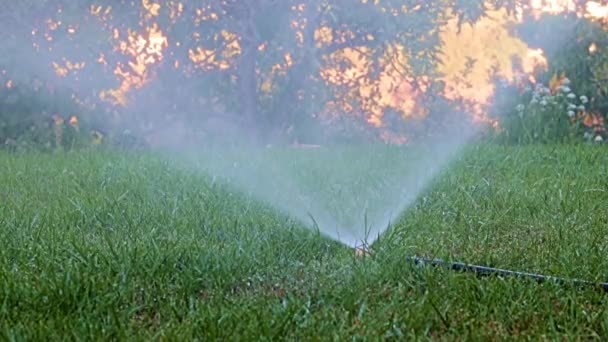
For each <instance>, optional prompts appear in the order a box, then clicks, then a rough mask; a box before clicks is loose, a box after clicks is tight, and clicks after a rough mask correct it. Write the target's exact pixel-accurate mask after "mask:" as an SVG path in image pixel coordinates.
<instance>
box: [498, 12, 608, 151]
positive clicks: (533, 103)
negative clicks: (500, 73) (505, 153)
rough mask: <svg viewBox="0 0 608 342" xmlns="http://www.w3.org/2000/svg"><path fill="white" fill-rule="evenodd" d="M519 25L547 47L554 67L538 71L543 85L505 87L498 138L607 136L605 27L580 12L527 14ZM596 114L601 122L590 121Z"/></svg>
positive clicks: (539, 140)
mask: <svg viewBox="0 0 608 342" xmlns="http://www.w3.org/2000/svg"><path fill="white" fill-rule="evenodd" d="M515 29H516V32H517V34H518V35H519V36H520V37H521V38H522V39H524V41H526V42H527V43H528V44H530V45H531V46H532V47H535V48H541V49H543V51H544V52H545V55H546V57H547V59H548V60H549V61H550V65H549V70H548V71H547V72H545V73H543V74H541V75H537V76H538V77H537V79H538V82H539V83H537V84H536V85H534V86H527V87H526V88H525V89H524V91H523V92H521V91H517V90H516V89H515V88H514V87H503V88H499V90H498V91H497V94H496V103H495V104H494V110H495V111H498V112H500V116H499V117H498V118H499V120H500V121H501V128H502V130H501V132H499V133H498V134H496V135H494V138H496V139H497V141H501V142H504V143H515V144H528V143H566V142H582V141H595V142H601V141H604V140H606V138H607V136H606V128H608V127H606V126H605V123H604V122H605V118H606V116H607V114H608V91H607V90H608V89H607V88H606V86H605V84H606V82H605V75H606V70H608V58H607V56H608V53H607V50H606V48H604V47H605V46H606V45H607V44H608V34H607V33H606V30H605V27H603V26H602V24H600V23H598V22H594V21H592V20H587V19H580V18H577V17H575V15H574V14H572V15H565V16H564V15H548V14H546V15H543V16H541V17H540V18H539V19H538V20H533V19H531V18H526V20H524V21H523V23H522V24H520V25H518V27H516V28H515ZM562 77H563V79H561V78H562ZM591 117H595V118H597V123H596V124H587V125H585V121H586V120H585V119H587V120H588V121H591V120H589V119H590V118H591ZM602 119H604V122H602Z"/></svg>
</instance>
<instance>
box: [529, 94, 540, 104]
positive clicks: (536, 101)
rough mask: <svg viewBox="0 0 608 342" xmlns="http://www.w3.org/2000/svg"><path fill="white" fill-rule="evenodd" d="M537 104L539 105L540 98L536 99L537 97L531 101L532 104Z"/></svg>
mask: <svg viewBox="0 0 608 342" xmlns="http://www.w3.org/2000/svg"><path fill="white" fill-rule="evenodd" d="M536 103H538V98H536V96H535V97H533V98H532V100H530V104H536Z"/></svg>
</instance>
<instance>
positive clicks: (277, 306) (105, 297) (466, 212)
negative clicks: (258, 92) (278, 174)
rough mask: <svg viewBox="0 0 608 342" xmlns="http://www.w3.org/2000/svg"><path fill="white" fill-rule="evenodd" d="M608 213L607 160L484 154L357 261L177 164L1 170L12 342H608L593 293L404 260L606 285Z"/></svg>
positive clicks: (4, 286) (52, 159)
mask: <svg viewBox="0 0 608 342" xmlns="http://www.w3.org/2000/svg"><path fill="white" fill-rule="evenodd" d="M331 151H332V150H331V149H330V150H329V151H328V150H323V151H319V152H315V151H294V150H291V151H288V152H286V154H287V155H294V154H298V153H300V154H305V155H304V157H302V158H307V159H308V160H311V159H312V160H313V161H310V164H315V162H314V158H317V157H318V158H327V154H328V153H331ZM338 152H339V151H336V153H338ZM390 153H395V152H394V151H392V152H390ZM323 154H325V156H323ZM357 154H358V155H357V158H363V159H364V158H367V156H368V155H369V156H370V158H378V154H377V153H367V152H366V150H365V149H360V150H358V151H357ZM339 155H341V156H342V157H341V159H339V161H340V162H341V163H344V164H345V165H347V166H348V167H351V168H353V167H354V166H353V165H355V164H354V163H355V161H354V159H353V160H349V158H347V157H344V156H345V155H349V154H344V153H342V154H339ZM350 155H351V156H353V158H354V156H355V154H352V153H351V154H350ZM357 160H360V159H357ZM389 164H390V163H389ZM192 165H194V164H192ZM391 170H393V171H391V172H394V169H391ZM302 171H306V169H305V168H304V169H302ZM301 174H302V177H305V175H306V172H302V173H301ZM308 182H309V183H307V184H310V186H311V187H314V186H318V187H325V186H326V185H324V184H325V183H326V182H327V179H326V178H320V179H319V180H318V182H319V183H318V184H316V185H315V179H314V178H313V179H309V181H308ZM324 182H325V183H324ZM277 184H278V185H277V186H278V187H280V184H281V183H280V182H279V183H277ZM279 190H280V189H279ZM323 205H331V203H329V202H328V203H323ZM607 208H608V151H607V150H606V149H605V147H600V146H582V145H581V146H531V147H499V146H490V145H478V146H472V147H469V148H467V150H466V151H465V153H464V154H463V155H462V156H461V157H459V158H458V159H457V160H456V161H455V162H454V163H452V164H451V165H450V167H449V168H447V169H445V170H444V171H443V172H441V173H440V174H439V176H438V177H437V178H435V180H434V182H433V183H432V184H431V185H430V186H429V187H428V188H427V189H426V190H425V191H424V192H423V193H422V194H421V195H420V196H419V197H418V198H417V199H416V201H415V202H414V203H413V204H412V205H411V206H410V208H409V209H408V210H407V211H406V212H405V213H404V215H403V216H401V218H400V219H399V220H398V221H396V222H394V225H393V226H392V228H391V229H390V231H388V232H387V233H386V234H385V235H383V236H382V237H381V238H380V239H379V240H378V241H377V242H376V243H375V244H374V245H373V251H374V253H373V255H372V256H370V257H366V258H357V257H355V255H354V252H353V250H352V249H350V248H347V247H344V246H343V245H341V244H340V243H337V242H334V241H332V240H330V239H327V238H325V237H323V236H322V235H320V234H318V233H317V232H316V231H315V230H310V229H307V228H306V227H304V226H303V225H302V224H300V223H299V221H297V220H295V219H294V218H293V217H290V216H288V215H285V214H284V213H282V212H280V211H277V210H274V209H273V208H272V206H269V205H266V204H264V202H260V201H257V200H256V199H255V198H253V197H251V196H248V195H246V194H241V193H239V192H236V191H235V189H234V188H233V187H230V186H226V185H222V184H221V183H220V182H218V181H217V180H215V179H214V178H213V177H210V176H207V175H206V174H204V173H203V172H200V169H198V168H197V167H183V164H182V163H181V162H178V161H174V160H172V159H171V158H164V157H161V156H159V155H154V154H141V153H140V154H137V153H133V152H116V151H87V152H76V153H65V154H54V155H51V154H48V155H47V154H33V153H32V154H23V155H11V154H6V153H4V154H0V242H1V244H2V245H1V248H0V338H2V339H9V340H10V339H15V340H21V339H24V340H32V339H37V340H66V339H85V340H107V339H127V338H128V339H140V340H150V339H153V340H154V339H164V340H192V339H198V340H260V339H277V338H279V337H283V338H287V339H300V340H317V339H323V340H325V339H330V340H334V339H335V340H351V339H358V338H363V339H372V340H376V339H383V338H389V339H391V338H395V339H399V338H402V339H403V338H408V337H409V338H420V339H440V340H442V339H447V340H453V339H462V340H470V339H497V338H509V337H515V338H528V339H533V340H538V339H551V340H553V339H559V338H564V337H565V338H568V339H593V338H595V339H599V340H605V339H606V338H608V311H607V308H608V295H606V294H603V293H602V292H600V291H598V290H596V289H593V288H587V289H576V288H573V287H569V286H558V285H555V284H552V283H545V284H537V283H535V282H530V281H522V280H514V279H500V278H483V279H480V278H476V277H474V276H472V275H470V274H461V273H455V272H451V271H446V270H443V269H429V268H417V267H413V266H412V265H411V264H408V263H407V262H405V260H404V258H405V256H408V255H419V256H427V257H438V258H444V259H448V260H459V261H465V262H470V263H477V264H483V265H490V266H495V267H501V268H512V269H516V270H521V271H531V272H541V273H544V274H550V275H558V276H564V277H575V278H583V279H588V280H592V281H608V257H607V255H608V210H607Z"/></svg>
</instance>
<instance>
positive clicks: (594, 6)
mask: <svg viewBox="0 0 608 342" xmlns="http://www.w3.org/2000/svg"><path fill="white" fill-rule="evenodd" d="M363 1H364V2H367V0H363ZM375 2H376V3H379V1H378V0H375ZM578 3H579V1H577V0H529V3H528V4H527V5H526V6H524V8H519V9H518V11H517V13H516V14H508V13H507V11H506V10H503V9H500V10H495V9H492V7H491V5H490V4H489V3H488V8H490V9H489V10H488V12H487V15H486V16H484V17H482V18H480V19H479V20H478V21H477V22H475V23H473V24H471V25H469V24H465V25H463V26H461V27H458V21H457V19H456V18H455V17H454V16H452V18H453V19H451V20H449V21H448V22H447V23H446V24H445V25H444V26H443V27H441V28H440V40H441V43H442V47H441V52H440V53H441V63H440V64H439V65H438V66H437V67H438V71H439V72H440V74H441V75H442V78H441V81H443V83H444V84H445V88H444V89H445V90H444V92H443V94H441V95H442V96H444V97H445V98H447V99H448V100H455V101H463V102H465V103H468V104H470V107H469V108H467V110H468V111H469V112H470V113H471V119H472V121H474V122H477V123H484V124H488V123H489V124H492V125H493V126H496V125H497V123H496V122H494V121H492V120H490V115H489V113H488V112H487V111H488V107H489V104H490V101H491V99H492V96H493V95H494V92H495V85H494V83H495V80H496V79H501V80H504V81H506V82H508V83H510V84H516V85H519V84H521V83H523V82H531V83H534V82H535V79H534V76H533V75H534V74H535V73H536V72H538V71H540V70H546V69H547V67H548V61H547V59H546V58H545V56H544V52H543V51H542V50H540V49H532V48H530V47H529V46H528V45H527V44H526V43H525V42H523V41H522V40H520V39H519V38H517V37H515V36H513V35H512V33H511V31H510V26H511V25H512V24H516V23H518V22H520V21H521V20H522V15H521V14H522V13H523V11H529V12H530V13H531V14H532V15H533V16H535V17H537V18H538V17H539V16H540V15H541V14H542V13H550V14H560V13H564V12H576V13H577V14H578V15H579V16H586V17H589V18H593V19H597V20H608V4H603V3H602V2H600V1H588V2H587V3H586V5H585V6H584V8H581V7H580V5H579V4H578ZM292 10H293V11H299V12H303V11H304V5H300V6H294V7H293V8H292ZM402 10H403V11H406V10H407V9H402ZM140 11H141V12H140V22H139V26H140V27H141V29H140V30H135V29H119V28H116V27H111V26H110V25H111V20H112V15H113V10H112V6H102V5H91V6H90V7H89V14H90V15H92V16H94V17H96V18H98V19H99V21H100V23H101V24H102V25H104V27H105V28H107V29H109V31H110V32H111V38H112V39H113V42H114V50H113V52H115V53H119V54H121V55H123V56H126V57H127V58H128V61H127V62H126V63H121V62H118V63H116V65H108V64H109V62H108V58H107V55H106V54H104V53H101V54H100V55H99V56H98V57H97V59H96V63H99V64H102V65H104V66H108V67H109V68H111V69H110V70H112V71H113V74H114V75H115V76H116V78H117V80H118V85H117V86H116V87H115V88H113V89H107V90H103V91H101V92H100V94H99V96H100V98H101V99H102V100H104V101H108V102H110V103H112V104H115V105H120V106H125V105H127V104H128V94H129V92H131V91H134V90H136V89H140V88H142V87H144V86H145V85H146V84H148V83H149V82H150V81H151V80H153V79H154V78H155V73H154V68H153V66H155V65H158V64H159V63H161V62H162V61H163V60H164V59H165V58H166V57H168V58H170V59H171V62H170V64H171V65H172V66H173V67H174V68H175V69H179V68H180V67H184V66H185V65H186V64H188V63H187V62H190V63H192V64H191V65H189V66H188V67H189V68H197V69H200V70H204V71H211V70H229V69H230V68H231V67H233V65H234V63H235V61H236V58H237V57H238V56H239V55H240V54H241V45H240V37H239V36H237V34H235V33H233V32H229V31H227V30H222V31H219V32H217V33H216V34H215V35H214V37H213V39H214V40H215V43H220V42H222V43H223V46H222V48H217V49H216V48H211V47H205V46H203V45H204V44H202V42H201V34H200V33H198V32H194V33H192V37H191V38H193V40H194V41H195V42H197V45H198V46H197V47H194V48H192V49H189V50H188V61H183V60H182V61H179V60H178V59H177V57H175V56H173V55H170V56H164V54H165V50H166V49H167V48H168V46H169V41H168V37H167V34H166V33H165V32H164V31H163V30H162V29H161V27H160V26H159V24H158V23H157V22H155V20H158V17H159V15H160V14H161V11H168V12H167V13H169V18H170V20H171V21H172V22H175V21H176V20H177V19H178V18H179V17H181V16H183V15H184V5H183V3H181V2H180V1H179V0H167V1H160V0H141V8H140ZM193 14H194V18H193V23H194V25H195V27H199V26H200V25H201V24H202V23H203V22H204V21H218V20H219V18H220V15H221V14H219V13H215V12H213V11H212V10H211V9H210V8H209V7H206V8H197V9H194V13H193ZM447 14H450V13H447ZM306 24H307V23H306V20H305V19H301V18H300V19H298V20H294V21H292V22H290V27H291V29H293V30H294V31H295V32H294V33H295V38H296V42H297V43H298V44H300V45H301V44H302V43H303V40H304V33H303V32H304V28H305V27H306ZM65 26H66V25H65V24H63V23H62V22H61V21H59V20H58V21H54V20H52V19H48V20H46V21H45V22H44V26H43V27H41V28H40V29H34V30H32V35H33V36H39V37H40V38H41V39H42V41H48V42H51V41H53V35H52V33H53V32H54V31H57V30H59V29H65V30H66V31H67V32H68V33H69V34H75V33H76V32H77V31H78V27H77V26H76V27H75V26H67V27H65ZM354 36H355V34H354V33H353V32H351V31H348V30H344V29H343V28H339V29H336V28H332V27H328V26H321V27H318V28H316V29H315V31H314V40H315V45H316V47H317V48H323V47H327V46H329V45H331V44H333V43H338V44H339V43H344V42H347V41H349V40H350V39H352V38H354ZM365 38H366V39H367V40H368V41H372V40H374V38H375V37H373V36H371V35H369V36H367V37H365ZM171 44H175V45H174V46H180V45H181V43H180V42H179V41H176V42H171ZM214 45H215V44H214ZM268 46H270V45H269V42H262V43H261V44H260V45H259V46H258V50H259V53H264V52H266V50H267V49H268ZM34 48H36V49H37V50H39V49H40V46H39V45H38V43H34ZM597 48H598V47H597V45H596V44H595V43H593V44H591V45H590V46H589V51H590V52H594V51H596V50H597ZM48 49H49V51H50V50H51V49H52V48H51V47H50V46H49V47H48ZM109 53H110V52H108V54H109ZM283 57H284V58H283V60H281V61H279V62H277V63H275V64H274V65H272V66H271V69H270V72H269V73H262V72H260V71H259V70H258V75H260V77H261V80H260V84H261V89H260V90H261V92H262V93H264V94H267V95H272V92H273V90H274V89H275V87H274V83H275V79H276V77H277V76H282V75H285V73H286V71H287V70H288V69H289V68H290V67H292V66H293V64H294V60H293V56H292V55H291V54H289V53H285V54H284V56H283ZM174 58H175V59H174ZM321 58H322V60H323V61H324V62H325V63H326V65H327V66H326V67H324V68H322V69H321V70H320V72H319V76H320V77H321V79H322V80H323V81H324V82H325V83H326V84H327V85H330V86H332V87H334V88H336V89H340V91H342V93H341V94H340V96H338V98H337V99H335V100H334V101H330V102H328V103H327V104H326V109H325V110H324V111H323V112H322V113H315V115H316V116H318V117H321V118H323V119H324V120H326V121H328V122H329V121H332V120H333V119H334V117H335V116H337V115H354V116H359V117H362V118H363V119H364V121H365V122H366V123H367V124H369V125H371V126H373V127H376V128H377V129H378V130H379V135H380V137H381V139H383V140H384V141H386V142H391V143H395V144H404V143H407V142H408V141H409V140H408V137H405V136H402V135H399V134H397V133H394V132H391V131H390V130H389V127H388V123H387V122H385V121H386V120H385V118H384V113H385V112H386V111H387V110H391V111H393V112H396V113H397V114H398V115H400V116H401V117H403V118H408V119H409V120H424V119H425V118H426V116H427V114H428V111H427V109H426V108H425V107H424V106H423V105H422V104H421V103H420V99H421V95H422V94H423V93H424V92H425V91H426V88H427V86H428V84H429V80H428V79H426V78H424V77H419V78H415V77H413V76H412V73H411V70H410V65H409V61H408V56H407V53H406V52H405V49H404V48H403V46H399V45H393V46H390V47H389V48H387V51H386V53H385V55H384V56H382V58H381V59H380V60H379V63H378V64H379V66H380V70H379V72H377V73H373V68H374V66H373V64H374V63H373V61H372V57H371V51H370V50H369V48H368V47H366V46H354V47H348V48H344V49H340V50H337V51H335V52H333V53H332V54H330V55H326V56H322V57H321ZM110 60H111V59H110ZM52 68H53V70H54V72H55V73H56V74H57V76H59V77H66V76H67V75H68V74H69V73H70V72H74V73H75V72H78V71H79V70H82V69H83V68H85V63H84V62H74V61H70V60H68V59H66V58H63V59H62V60H61V61H54V62H52ZM188 70H191V69H188ZM372 74H374V75H375V76H373V77H372V76H371V75H372ZM5 86H6V87H7V88H10V87H12V81H10V80H9V81H8V82H7V83H6V84H5ZM355 103H357V106H355V105H354V104H355ZM355 107H356V108H360V112H357V110H355V109H354V108H355ZM332 116H334V117H332Z"/></svg>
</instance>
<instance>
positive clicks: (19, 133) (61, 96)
mask: <svg viewBox="0 0 608 342" xmlns="http://www.w3.org/2000/svg"><path fill="white" fill-rule="evenodd" d="M71 117H76V118H77V120H78V121H77V122H72V123H70V118H71ZM91 129H92V126H91V123H90V122H87V115H86V114H83V109H82V108H81V107H80V106H77V105H76V104H75V103H74V101H73V97H72V92H71V91H70V90H69V89H67V88H54V89H53V88H52V89H49V88H47V87H46V86H45V85H44V84H43V83H42V82H40V81H39V80H37V79H34V80H33V81H32V82H27V83H26V82H11V86H10V87H2V88H0V146H1V147H3V148H6V149H9V150H20V151H22V150H31V149H35V150H46V151H50V150H55V149H66V150H67V149H75V148H80V147H83V146H88V145H90V143H91V138H90V136H89V134H90V132H91Z"/></svg>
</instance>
